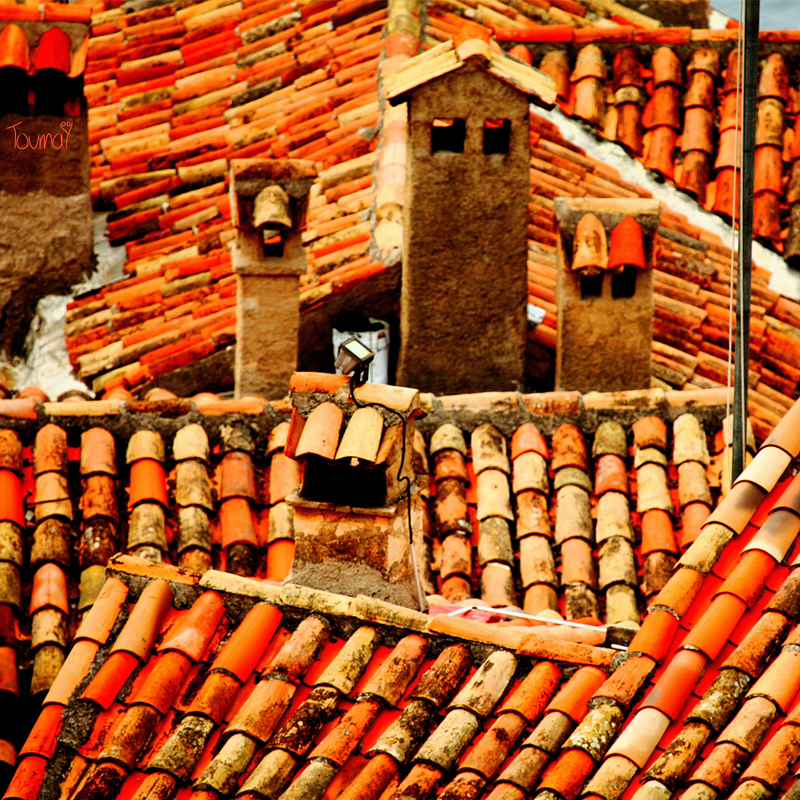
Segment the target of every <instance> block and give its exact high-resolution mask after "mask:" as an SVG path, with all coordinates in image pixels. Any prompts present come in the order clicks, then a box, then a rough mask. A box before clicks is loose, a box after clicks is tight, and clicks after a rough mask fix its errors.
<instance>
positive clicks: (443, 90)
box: [386, 29, 555, 394]
mask: <svg viewBox="0 0 800 800" xmlns="http://www.w3.org/2000/svg"><path fill="white" fill-rule="evenodd" d="M485 33H486V32H485V31H481V30H478V31H475V30H474V29H472V30H471V31H470V35H473V36H480V37H484V34H485ZM386 83H387V84H388V86H387V89H388V93H387V97H388V99H389V100H390V102H391V103H392V104H398V103H401V102H404V101H407V102H408V114H409V143H408V152H407V156H406V165H407V166H406V169H407V177H406V192H407V195H406V203H405V225H404V254H403V270H402V293H401V311H400V337H401V342H400V353H399V362H398V383H400V384H403V385H406V386H414V387H417V388H419V389H423V390H429V391H434V392H438V393H447V394H454V393H459V392H478V391H485V390H489V389H514V388H517V387H518V386H519V383H520V381H521V380H522V377H523V372H524V356H525V334H526V324H527V323H526V318H525V305H526V299H527V273H526V269H527V266H526V265H527V231H526V226H525V211H526V206H527V203H528V195H529V193H530V186H529V183H530V178H529V162H530V142H529V137H530V132H529V121H528V114H529V112H528V104H529V100H530V99H534V100H537V101H541V99H543V100H544V101H545V102H546V103H550V102H552V101H553V100H554V99H555V89H554V85H553V83H552V80H551V79H550V78H549V77H548V76H546V75H544V74H543V73H540V72H538V71H537V70H534V69H532V68H531V67H528V66H527V65H524V64H522V63H520V62H518V61H516V60H514V59H511V58H508V57H507V56H505V55H498V54H497V53H495V52H493V51H492V50H491V48H490V46H489V43H488V40H486V38H471V39H466V40H464V41H460V42H456V43H455V44H454V43H450V42H447V43H445V44H442V45H439V46H437V47H435V48H433V50H430V51H428V52H427V53H424V54H423V55H421V56H417V57H415V58H413V59H411V60H410V61H409V62H408V63H407V65H406V67H404V68H403V69H402V70H400V71H398V72H396V73H394V74H393V75H392V76H391V78H390V79H387V81H386Z"/></svg>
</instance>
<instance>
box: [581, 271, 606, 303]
mask: <svg viewBox="0 0 800 800" xmlns="http://www.w3.org/2000/svg"><path fill="white" fill-rule="evenodd" d="M604 277H605V274H604V273H602V272H601V273H600V274H599V275H581V298H583V299H584V300H585V299H586V298H587V297H600V296H601V295H602V294H603V278H604Z"/></svg>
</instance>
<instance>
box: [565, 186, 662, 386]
mask: <svg viewBox="0 0 800 800" xmlns="http://www.w3.org/2000/svg"><path fill="white" fill-rule="evenodd" d="M555 212H556V217H557V219H558V225H559V230H558V262H559V263H558V286H557V294H558V338H557V342H556V389H557V390H564V389H566V390H578V391H580V392H590V391H600V392H612V391H620V390H624V389H646V388H649V387H650V374H651V370H650V359H651V351H652V344H653V269H652V268H653V265H654V257H655V236H656V232H657V231H658V222H659V217H660V213H661V212H660V206H659V203H658V201H657V200H616V199H614V200H597V199H589V198H568V197H558V198H556V200H555Z"/></svg>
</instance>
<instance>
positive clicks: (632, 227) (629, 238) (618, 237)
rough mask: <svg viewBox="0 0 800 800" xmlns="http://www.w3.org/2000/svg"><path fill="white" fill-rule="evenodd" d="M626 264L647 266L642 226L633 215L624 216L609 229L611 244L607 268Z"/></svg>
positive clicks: (640, 267)
mask: <svg viewBox="0 0 800 800" xmlns="http://www.w3.org/2000/svg"><path fill="white" fill-rule="evenodd" d="M627 266H633V267H638V268H639V269H645V268H646V267H647V259H646V256H645V252H644V236H643V234H642V227H641V225H639V223H638V222H637V221H636V220H635V219H634V218H633V217H624V218H623V220H622V222H620V223H619V225H617V226H616V228H614V230H613V231H611V244H610V245H609V249H608V268H609V269H618V268H621V267H627Z"/></svg>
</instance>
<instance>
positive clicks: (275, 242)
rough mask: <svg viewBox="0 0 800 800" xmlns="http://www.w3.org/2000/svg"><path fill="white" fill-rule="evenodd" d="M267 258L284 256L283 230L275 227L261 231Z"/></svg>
mask: <svg viewBox="0 0 800 800" xmlns="http://www.w3.org/2000/svg"><path fill="white" fill-rule="evenodd" d="M261 241H262V242H263V245H264V257H265V258H283V232H282V231H276V230H275V229H274V228H273V229H268V228H266V229H263V230H262V231H261Z"/></svg>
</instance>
